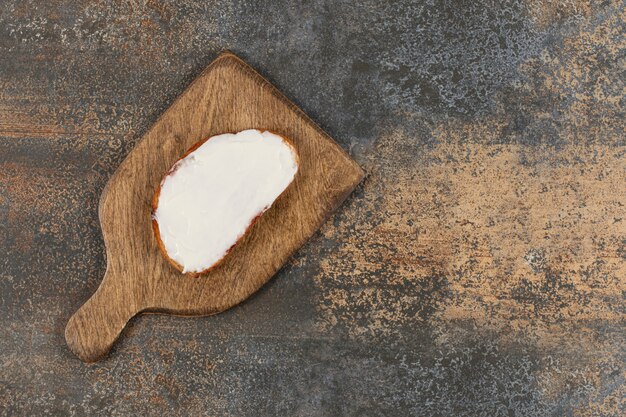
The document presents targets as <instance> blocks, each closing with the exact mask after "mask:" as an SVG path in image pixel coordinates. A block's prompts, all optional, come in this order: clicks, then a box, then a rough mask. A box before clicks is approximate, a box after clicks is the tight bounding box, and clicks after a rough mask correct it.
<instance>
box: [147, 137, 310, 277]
mask: <svg viewBox="0 0 626 417" xmlns="http://www.w3.org/2000/svg"><path fill="white" fill-rule="evenodd" d="M256 130H258V131H260V132H270V133H272V134H274V135H276V136H278V137H280V138H281V139H282V140H283V142H284V143H285V144H287V146H289V147H290V148H291V150H292V151H293V154H294V155H295V159H296V166H297V167H298V170H299V168H300V155H298V152H297V151H296V147H295V146H294V145H293V143H291V141H290V140H289V139H287V138H286V137H285V136H283V135H281V134H278V133H276V132H273V131H271V130H268V129H256ZM226 133H231V134H236V133H238V132H224V133H219V134H217V135H213V136H209V137H208V138H206V139H202V140H200V141H199V142H197V143H196V144H194V145H193V146H192V147H191V148H189V149H188V150H187V151H186V152H185V153H184V154H183V156H181V157H180V158H179V159H178V160H177V161H176V162H174V164H173V165H172V167H171V168H170V169H169V170H168V171H167V173H166V174H165V175H164V176H163V178H162V179H161V182H159V185H158V187H157V189H156V191H155V193H154V196H153V197H152V212H151V214H150V215H151V219H152V231H153V232H154V237H155V238H156V241H157V246H158V247H159V250H160V251H161V253H162V254H163V256H164V257H165V259H166V260H167V261H168V262H169V263H170V265H172V266H173V267H174V268H176V269H177V270H178V271H180V272H181V273H182V274H185V275H189V276H193V277H198V276H200V275H204V274H206V273H208V272H210V271H211V270H213V269H215V268H216V267H218V266H219V265H220V264H221V263H222V262H223V261H224V259H225V258H226V256H227V255H228V254H229V253H230V251H231V250H233V248H234V247H235V246H237V244H238V243H239V242H240V241H241V240H242V239H243V238H244V236H246V235H247V234H248V232H249V231H250V229H251V228H252V226H254V224H255V223H256V222H257V220H258V219H259V218H260V217H261V216H262V215H263V213H265V212H266V211H267V210H269V209H270V207H272V205H273V204H274V202H275V201H276V200H278V199H279V198H280V197H281V196H282V195H283V194H284V193H285V191H287V189H288V188H289V186H290V185H291V184H292V183H293V181H294V180H295V176H294V179H292V180H291V182H290V183H289V185H288V186H287V187H285V189H284V190H283V192H282V193H280V194H279V195H278V197H276V198H275V199H274V202H272V204H271V205H270V206H269V207H267V208H266V209H265V210H263V211H262V212H260V213H259V214H257V215H256V216H255V217H254V218H253V219H252V221H251V222H250V224H249V225H248V227H247V228H246V230H245V232H243V234H242V235H241V236H240V237H239V239H237V240H236V241H235V243H233V245H232V246H231V247H230V248H228V250H226V252H225V253H224V256H222V257H221V258H220V259H219V260H218V261H217V262H215V263H214V264H213V265H211V266H210V267H208V268H206V269H203V270H202V271H198V272H183V266H182V265H180V264H179V263H178V262H176V261H175V260H173V259H172V258H170V256H169V255H168V254H167V250H166V249H165V244H164V243H163V241H162V240H161V231H160V229H159V223H158V222H157V221H156V219H155V218H154V213H155V212H156V210H157V207H158V205H159V196H160V195H161V186H162V185H163V182H164V181H165V179H166V178H167V177H168V176H170V175H171V174H173V173H174V172H176V169H177V166H178V164H179V163H180V161H182V160H183V159H185V158H186V157H187V156H188V155H189V154H191V153H192V152H193V151H195V150H196V149H198V148H199V147H200V146H202V145H204V143H206V142H207V141H209V140H211V138H214V137H215V136H219V135H222V134H226ZM296 175H298V173H297V172H296Z"/></svg>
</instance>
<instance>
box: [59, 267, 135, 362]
mask: <svg viewBox="0 0 626 417" xmlns="http://www.w3.org/2000/svg"><path fill="white" fill-rule="evenodd" d="M114 278H115V277H113V276H111V273H110V272H109V271H107V273H106V275H105V276H104V278H103V280H102V284H100V287H99V288H98V289H97V290H96V292H95V293H94V294H93V295H92V296H91V298H90V299H89V300H87V302H86V303H85V304H83V305H82V307H81V308H79V309H78V311H77V312H76V313H74V315H73V316H72V317H71V318H70V320H69V322H68V323H67V326H66V327H65V340H66V341H67V344H68V346H69V347H70V350H71V351H72V352H73V353H74V354H75V355H76V356H78V357H79V358H80V359H81V360H82V361H83V362H89V363H91V362H95V361H97V360H99V359H101V358H102V357H103V356H105V355H106V354H107V353H108V352H109V350H111V347H112V346H113V344H114V343H115V340H116V339H117V338H118V337H119V335H120V333H122V330H124V327H125V326H126V323H128V320H130V319H131V318H132V317H133V316H134V315H136V314H137V313H138V312H139V311H140V308H138V306H137V303H136V301H135V299H134V297H133V294H132V293H131V292H130V291H129V289H128V287H124V286H121V285H116V284H117V283H119V282H120V280H118V279H114Z"/></svg>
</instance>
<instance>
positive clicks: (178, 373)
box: [0, 0, 626, 417]
mask: <svg viewBox="0 0 626 417" xmlns="http://www.w3.org/2000/svg"><path fill="white" fill-rule="evenodd" d="M222 49H230V50H232V51H234V52H235V53H236V54H238V55H239V56H241V57H242V58H244V59H245V60H247V61H248V62H249V63H250V64H251V65H253V66H254V67H255V68H257V69H258V70H259V71H260V72H261V73H262V74H264V75H265V76H267V78H269V79H270V80H271V81H272V82H274V83H275V84H276V85H277V86H278V88H279V89H281V90H282V91H284V92H285V93H286V95H287V96H288V97H290V98H291V99H293V100H294V101H295V102H296V103H298V104H299V105H301V106H302V108H303V109H304V110H305V111H306V112H307V113H308V114H310V115H311V116H312V117H313V119H314V120H316V121H317V122H319V123H320V124H321V126H322V127H323V128H324V129H326V130H327V131H328V132H329V133H330V134H331V135H332V136H333V137H335V138H336V139H337V141H338V142H339V144H340V145H341V146H342V147H343V148H344V149H346V150H347V151H348V152H350V153H351V155H353V157H354V158H355V159H356V160H357V161H358V162H359V164H360V165H361V166H362V167H363V168H364V169H365V170H366V171H367V174H368V175H367V178H366V180H365V181H364V183H363V184H362V185H361V186H360V187H359V188H358V189H357V191H356V192H355V193H354V194H353V195H352V197H351V198H350V199H349V200H348V201H347V203H346V204H345V205H344V206H343V207H342V208H341V209H340V210H339V211H338V213H337V214H336V215H335V216H334V217H333V218H332V219H331V220H330V221H329V222H328V223H327V224H326V225H325V226H324V227H323V228H322V230H321V231H320V232H319V233H318V234H317V235H315V236H314V237H313V238H312V239H311V241H310V242H309V243H308V244H307V245H306V246H304V247H303V248H302V249H301V250H300V251H299V252H298V253H297V255H296V256H295V257H294V258H293V260H292V261H290V262H289V263H288V264H287V265H286V266H285V268H284V269H283V270H282V271H281V272H280V273H279V274H278V275H277V276H276V277H275V278H274V279H273V280H272V281H271V283H270V284H268V285H267V286H266V287H265V288H264V289H262V290H261V291H260V292H259V293H258V294H256V295H255V296H253V297H252V298H251V299H250V300H248V301H246V302H245V303H244V304H242V305H241V306H239V307H237V308H234V309H232V310H230V311H228V312H226V313H224V314H221V315H219V316H216V317H210V318H199V319H189V318H178V317H169V316H160V315H148V316H141V317H139V318H136V319H134V320H133V321H132V322H131V323H130V325H129V327H128V329H127V331H125V333H124V334H123V337H122V338H121V340H120V342H119V343H118V344H117V345H116V347H115V348H114V350H113V352H112V354H111V355H110V357H108V358H107V359H106V360H104V361H102V362H99V363H97V364H95V365H91V366H87V365H84V364H83V363H81V362H80V361H78V359H76V358H75V357H74V356H73V355H72V354H71V353H70V352H69V350H68V349H67V347H66V345H65V341H64V338H63V330H64V326H65V324H66V322H67V320H68V318H69V317H70V315H71V314H72V313H73V312H74V311H75V310H76V309H77V308H78V307H79V306H80V305H81V304H82V303H83V302H84V301H85V300H86V299H87V298H88V297H89V295H90V294H92V293H93V292H94V291H95V289H96V288H97V286H98V283H99V281H100V279H101V277H102V275H103V273H104V268H105V259H104V247H103V243H102V238H101V235H100V229H99V225H98V220H97V213H96V208H97V204H98V198H99V195H100V193H101V191H102V189H103V187H104V185H105V183H106V181H107V179H108V178H109V176H110V175H111V174H112V173H113V172H114V170H115V169H116V167H117V166H118V165H119V163H120V162H121V160H122V159H123V158H124V156H125V155H126V154H127V153H128V152H129V150H130V149H132V147H133V145H134V144H135V143H136V141H137V140H138V138H139V137H141V135H142V133H144V132H145V131H146V130H147V129H148V127H149V126H150V125H151V124H152V123H153V122H154V121H155V120H156V118H157V117H158V115H159V114H160V113H162V112H163V111H164V110H165V109H166V108H167V107H168V106H169V105H170V103H171V102H172V101H173V100H174V99H175V98H176V97H177V95H179V94H180V93H181V92H182V91H183V89H184V88H185V86H187V85H188V84H189V82H190V81H191V80H192V79H193V78H194V77H195V76H196V75H197V74H198V73H199V72H200V71H201V70H202V69H203V68H204V67H205V66H206V65H207V64H208V63H209V62H210V61H211V60H212V59H214V58H215V57H216V56H217V53H218V52H219V51H220V50H222ZM625 80H626V3H625V2H624V1H612V0H608V1H599V0H598V1H596V0H591V1H582V0H580V1H579V0H568V1H562V2H558V1H547V0H517V1H495V0H493V1H485V0H481V1H408V0H405V1H394V2H384V1H379V0H376V1H352V0H350V1H323V0H312V1H303V2H301V3H295V2H285V1H268V2H250V1H235V2H227V1H223V2H222V1H190V0H184V1H180V0H168V1H161V0H148V1H143V0H134V1H121V0H120V1H74V2H60V1H57V0H50V1H38V0H32V1H21V0H0V414H1V415H7V416H18V415H25V416H35V415H37V416H38V415H103V416H109V415H130V416H140V415H141V416H151V415H154V416H170V415H193V416H200V415H220V416H221V415H224V416H291V415H298V416H308V415H315V416H318V415H320V416H322V415H323V416H383V415H385V416H408V415H414V416H421V415H423V416H563V415H565V416H616V417H618V416H619V417H621V416H624V415H626V399H625V397H626V381H625V379H626V365H625V362H626V307H625V306H626V303H625V301H626V300H625V298H626V135H625V128H626V123H625V121H624V120H625V119H624V118H625V115H624V107H625V100H626V99H625V96H626V91H625V88H626V87H625Z"/></svg>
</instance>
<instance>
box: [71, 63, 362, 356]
mask: <svg viewBox="0 0 626 417" xmlns="http://www.w3.org/2000/svg"><path fill="white" fill-rule="evenodd" d="M249 128H259V129H268V130H271V131H274V132H276V133H278V134H281V135H283V136H286V137H288V138H290V139H291V140H292V142H293V143H294V145H295V147H296V149H297V151H298V153H299V155H300V169H299V171H298V173H297V175H296V178H295V179H294V181H293V183H292V184H291V185H290V186H289V188H288V189H287V190H286V192H285V193H284V194H283V195H282V196H281V197H279V199H278V200H276V202H275V203H274V205H273V206H272V207H271V208H270V209H269V210H268V211H267V212H265V214H263V216H261V218H260V219H259V220H258V221H257V222H256V223H255V224H254V226H253V227H252V229H251V230H250V232H249V233H248V234H247V236H246V237H244V239H243V240H242V241H241V242H240V243H239V244H238V245H237V246H236V247H235V248H234V249H233V250H232V251H231V252H230V253H229V254H228V255H227V257H226V259H225V260H224V262H222V263H221V264H220V265H219V266H218V267H217V268H216V269H214V270H212V271H211V272H209V273H208V274H205V275H202V276H200V277H192V276H187V275H183V274H181V273H180V272H178V271H177V270H176V269H175V268H174V267H172V266H171V265H170V264H169V263H168V262H167V261H166V260H165V258H164V257H163V255H162V254H161V252H160V251H159V249H158V247H157V242H156V239H155V237H154V234H153V231H152V227H151V218H150V215H151V199H152V197H153V195H154V192H155V190H156V188H157V186H158V184H159V182H160V181H161V179H162V177H163V175H164V174H165V173H166V172H167V170H168V169H169V168H170V167H171V166H172V164H174V162H175V161H176V160H178V159H179V158H180V157H181V156H182V155H183V154H184V153H185V151H187V150H188V149H189V148H190V147H191V146H193V145H194V144H195V143H196V142H198V141H200V140H202V139H204V138H207V137H209V136H212V135H216V134H219V133H224V132H236V131H240V130H244V129H249ZM362 178H363V171H362V170H361V168H359V166H358V165H357V164H356V163H355V162H354V161H353V160H352V159H351V158H350V157H349V156H348V155H347V154H346V153H345V152H344V151H343V150H342V149H341V148H340V147H339V146H338V145H337V144H336V143H335V142H334V141H333V140H332V139H331V138H330V137H329V136H328V135H327V134H326V133H324V132H323V131H322V130H321V129H320V127H319V126H317V125H316V124H315V123H314V122H313V121H311V120H310V119H309V118H308V117H307V116H306V115H305V114H304V113H303V112H302V111H301V110H300V109H299V108H298V107H296V106H295V105H294V104H293V103H291V102H290V101H289V100H288V99H286V98H285V97H284V96H283V95H282V94H281V93H280V92H279V91H278V90H277V89H276V88H275V87H274V86H272V85H271V84H270V83H269V82H268V81H266V80H265V79H264V78H263V77H261V76H260V75H259V74H258V73H257V72H256V71H254V70H253V69H252V68H251V67H249V66H248V65H247V64H246V63H244V62H243V61H242V60H241V59H239V58H237V57H236V56H235V55H233V54H231V53H222V54H221V55H220V56H219V57H218V58H217V59H216V60H215V61H213V62H212V63H211V64H210V65H209V66H208V67H207V68H206V69H205V70H204V71H203V72H202V74H201V75H200V76H199V77H198V78H197V79H196V80H195V81H194V82H193V83H192V84H191V85H190V86H189V87H188V88H187V90H186V91H185V92H184V93H183V94H182V95H181V96H180V97H179V98H178V99H177V100H176V101H175V102H174V104H172V106H171V107H170V108H169V109H168V110H167V111H166V112H165V113H164V114H163V115H162V116H161V117H160V118H159V119H158V120H157V122H156V123H155V124H154V125H153V126H152V128H150V130H149V131H148V132H147V133H146V134H145V136H144V137H143V138H142V139H141V140H140V141H139V143H138V144H137V146H136V147H135V148H134V149H133V151H132V152H131V153H130V154H129V155H128V157H127V158H126V159H125V160H124V162H122V164H121V165H120V167H119V168H118V170H117V171H116V172H115V174H113V176H112V177H111V179H110V180H109V183H108V184H107V186H106V187H105V189H104V191H103V193H102V197H101V199H100V206H99V217H100V223H101V226H102V233H103V235H104V242H105V245H106V254H107V269H106V273H105V275H104V278H103V279H102V283H101V284H100V287H99V288H98V290H97V291H96V292H95V293H94V294H93V296H92V297H91V298H90V299H89V300H87V302H86V303H85V304H84V305H83V306H82V307H81V308H80V309H79V310H78V311H77V312H76V313H75V314H74V315H73V316H72V317H71V318H70V320H69V323H68V324H67V327H66V329H65V338H66V340H67V344H68V345H69V347H70V349H71V350H72V352H74V353H75V354H76V355H77V356H78V357H79V358H80V359H82V360H83V361H85V362H94V361H96V360H98V359H100V358H102V357H103V356H104V355H106V353H107V352H108V351H109V350H110V349H111V347H112V345H113V343H114V342H115V340H116V339H117V337H118V336H119V334H120V333H121V331H122V329H123V328H124V326H125V325H126V323H127V322H128V320H129V319H130V318H132V317H133V316H134V315H136V314H138V313H141V312H159V313H171V314H178V315H190V316H191V315H210V314H216V313H219V312H221V311H224V310H226V309H228V308H230V307H233V306H234V305H236V304H238V303H240V302H242V301H243V300H245V299H246V298H248V297H249V296H250V295H251V294H253V293H254V292H255V291H257V290H258V289H259V288H261V286H263V284H265V283H266V282H267V281H268V280H269V279H270V278H271V277H272V276H273V275H274V274H275V273H276V272H277V271H278V270H279V269H280V268H281V267H282V265H283V264H284V263H285V261H287V259H288V258H289V257H290V256H291V254H293V253H294V251H295V250H296V249H298V248H299V247H300V246H301V245H302V244H303V243H304V242H305V241H306V240H307V239H308V238H309V237H310V236H311V235H312V234H313V233H314V232H315V231H316V230H317V229H318V228H319V227H320V226H321V225H322V223H323V222H324V220H325V219H326V218H327V217H328V216H329V214H330V213H331V212H332V211H333V210H334V209H335V208H336V207H338V206H339V204H341V202H342V201H343V200H344V199H345V198H346V197H347V196H348V194H350V192H351V191H352V190H353V189H354V188H355V187H356V185H357V184H358V183H359V182H360V181H361V179H362Z"/></svg>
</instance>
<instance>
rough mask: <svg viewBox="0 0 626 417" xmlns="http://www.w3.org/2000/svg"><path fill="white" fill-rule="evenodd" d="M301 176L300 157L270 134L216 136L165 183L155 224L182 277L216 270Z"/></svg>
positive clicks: (249, 132)
mask: <svg viewBox="0 0 626 417" xmlns="http://www.w3.org/2000/svg"><path fill="white" fill-rule="evenodd" d="M297 171H298V163H297V156H296V154H295V151H294V150H293V148H292V147H291V146H289V145H288V144H287V143H285V141H284V140H283V139H282V138H281V137H280V136H278V135H275V134H273V133H271V132H261V131H259V130H255V129H250V130H244V131H241V132H239V133H235V134H231V133H226V134H223V135H217V136H213V137H212V138H210V139H209V140H207V141H206V142H205V143H204V144H202V145H201V146H200V147H199V148H198V149H196V150H195V151H193V152H191V153H190V154H189V155H187V156H186V157H185V158H183V159H181V160H180V161H178V162H177V163H176V165H175V166H174V169H173V172H171V173H170V174H169V175H167V176H166V177H165V179H164V180H163V182H162V183H161V192H160V194H159V199H158V202H157V208H156V210H155V212H154V214H153V218H154V219H155V220H156V221H157V223H158V225H159V232H160V237H161V241H162V242H163V245H164V246H165V250H166V251H167V254H168V256H169V257H170V258H171V259H173V260H174V261H176V262H177V263H178V264H179V265H181V266H182V267H183V272H200V271H203V270H205V269H207V268H209V267H211V266H213V265H214V264H215V263H216V262H218V261H219V260H220V259H222V258H223V257H224V255H225V254H226V253H227V251H228V250H229V249H230V248H231V247H232V246H233V245H234V244H235V243H237V241H238V240H239V239H240V238H241V237H242V236H243V235H244V233H245V232H246V230H247V229H248V227H249V226H250V224H251V223H252V221H253V220H254V218H256V217H257V216H258V215H260V214H262V213H263V212H265V210H267V209H268V208H269V207H270V206H271V205H272V203H273V202H274V200H276V198H278V196H279V195H280V194H281V193H282V192H283V191H284V190H285V188H287V186H288V185H289V184H290V183H291V181H292V180H293V178H294V176H295V174H296V172H297Z"/></svg>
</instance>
